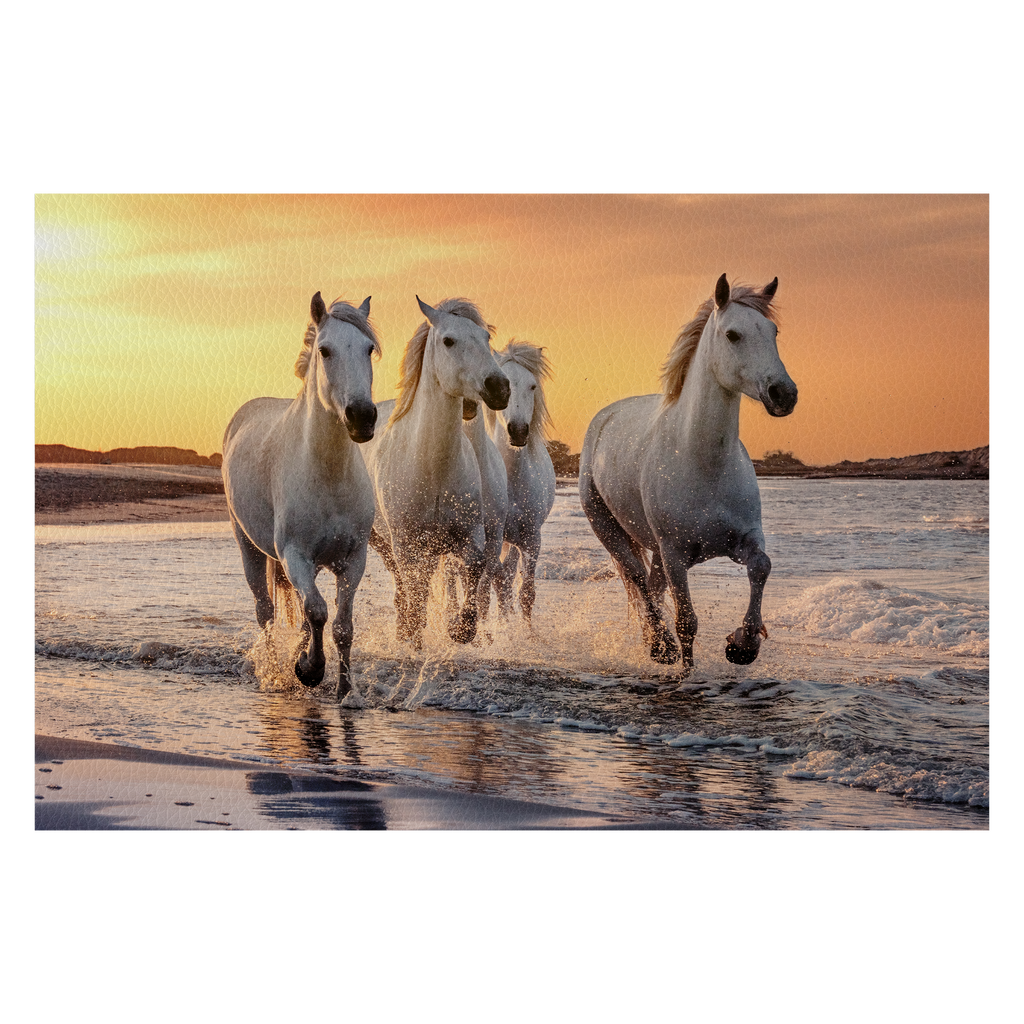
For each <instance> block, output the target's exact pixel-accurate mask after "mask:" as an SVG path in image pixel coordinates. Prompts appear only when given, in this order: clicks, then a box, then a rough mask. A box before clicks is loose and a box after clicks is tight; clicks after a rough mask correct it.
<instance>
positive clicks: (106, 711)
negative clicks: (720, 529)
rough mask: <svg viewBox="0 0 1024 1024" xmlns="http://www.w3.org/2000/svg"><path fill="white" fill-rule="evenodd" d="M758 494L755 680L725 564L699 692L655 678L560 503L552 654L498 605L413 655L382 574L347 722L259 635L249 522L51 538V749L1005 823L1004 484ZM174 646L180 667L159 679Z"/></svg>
mask: <svg viewBox="0 0 1024 1024" xmlns="http://www.w3.org/2000/svg"><path fill="white" fill-rule="evenodd" d="M761 493H762V502H763V506H764V526H765V533H766V537H767V543H768V551H769V554H770V556H771V558H772V561H773V571H772V576H771V579H770V581H769V583H768V587H767V589H766V596H765V604H764V618H765V623H766V625H767V628H768V631H769V634H770V636H769V639H768V640H767V641H766V642H765V643H764V645H763V646H762V653H761V655H760V657H759V658H758V660H757V661H756V662H755V663H754V664H753V665H751V666H747V667H739V666H734V665H731V664H729V663H728V662H727V661H726V659H725V656H724V647H725V636H726V635H727V634H728V633H729V632H731V630H732V629H734V628H735V627H736V626H737V625H738V624H739V622H740V620H741V618H742V615H743V611H744V609H745V605H746V600H747V594H748V587H747V583H746V576H745V571H744V570H743V569H742V567H739V566H735V565H733V564H732V563H729V562H724V561H716V562H712V563H709V564H707V565H704V566H701V567H698V568H696V569H695V570H693V572H692V573H691V581H692V591H693V598H694V603H695V607H696V610H697V614H698V616H699V619H700V632H699V634H698V638H697V643H696V647H695V660H696V665H695V669H694V672H693V673H692V674H691V676H690V677H689V678H686V679H680V678H679V675H678V673H677V672H675V671H674V670H673V669H671V668H668V669H665V668H662V667H660V666H657V665H655V664H654V663H653V662H651V661H650V660H649V659H648V658H647V657H646V654H645V651H644V650H643V648H642V645H641V642H640V630H639V626H638V624H637V623H636V621H635V620H632V619H631V618H630V616H629V615H628V612H627V608H626V601H625V595H624V592H623V589H622V586H621V583H620V582H619V580H618V578H617V577H616V576H615V575H614V573H613V571H612V569H611V563H610V561H609V559H608V557H607V555H606V553H605V552H604V549H603V548H602V547H601V546H600V544H599V543H598V542H597V540H596V538H595V537H594V536H593V533H592V532H591V530H590V527H589V524H588V523H587V520H586V518H585V516H584V515H583V512H582V510H581V508H580V506H579V498H578V494H577V493H576V490H575V488H573V487H561V488H559V492H558V496H557V499H556V504H555V508H554V510H553V512H552V516H551V518H550V519H549V521H548V523H547V524H546V526H545V534H544V550H543V552H542V556H541V561H540V563H539V566H538V576H539V583H538V599H537V604H536V606H535V609H534V624H535V628H534V629H533V630H532V631H531V630H528V629H527V628H526V627H524V626H523V624H522V623H521V622H520V621H518V620H511V621H508V622H503V621H501V620H499V618H498V616H497V615H496V614H495V613H494V611H493V609H492V614H491V616H490V618H489V619H488V621H487V623H486V624H485V625H484V626H483V628H482V630H481V636H480V637H478V640H477V641H476V642H475V643H474V644H472V645H469V646H468V647H459V646H457V645H454V644H451V643H450V642H449V641H448V640H447V637H446V636H445V635H444V632H443V630H442V629H441V628H440V622H439V618H438V617H437V615H436V613H433V614H432V622H433V628H432V629H430V630H428V635H427V637H426V644H425V647H424V650H423V651H422V652H419V653H417V652H413V651H412V650H411V649H409V648H408V647H407V646H406V645H404V644H399V643H397V642H396V641H395V639H394V613H393V608H392V604H391V600H392V587H391V581H390V577H389V576H388V574H387V572H386V570H385V569H384V568H383V566H382V565H381V563H380V562H379V560H377V558H376V556H375V555H372V554H371V557H370V560H369V563H368V568H367V574H366V577H365V578H364V582H363V585H362V586H361V588H360V591H359V594H358V597H357V601H356V640H355V646H354V649H353V667H354V670H355V681H356V684H357V688H358V695H357V696H353V697H350V698H348V699H347V700H346V702H345V704H344V705H343V706H342V707H338V705H337V703H336V702H335V701H334V700H333V699H332V698H331V696H330V694H329V692H328V691H329V689H330V686H329V685H325V686H324V687H323V688H322V690H323V691H324V692H322V693H321V691H320V690H316V691H311V692H310V691H303V690H302V688H301V687H299V686H298V684H297V682H296V681H295V680H294V676H293V675H292V673H291V668H290V664H291V658H290V654H289V652H290V649H291V647H292V646H293V644H294V642H295V641H296V640H297V638H298V633H297V631H294V630H291V631H290V630H289V629H288V628H287V627H285V626H278V628H277V630H276V639H275V641H274V643H273V645H272V646H268V644H267V642H266V640H265V638H263V637H261V636H260V635H259V633H258V630H257V629H256V624H255V618H254V615H253V611H252V598H251V595H250V594H249V591H248V589H247V587H246V585H245V582H244V579H243V577H242V572H241V563H240V558H239V554H238V550H237V547H236V545H235V541H234V539H233V537H232V536H231V533H230V528H229V527H228V524H226V523H223V524H221V523H217V524H168V525H152V524H147V525H139V526H102V527H39V528H37V530H36V653H37V657H36V664H37V679H36V703H37V730H38V731H40V732H43V733H52V734H55V735H68V736H75V737H78V738H82V739H97V740H106V741H107V742H116V743H121V744H127V745H135V746H139V747H151V748H154V749H161V750H175V751H181V752H185V753H200V754H215V755H219V756H228V757H236V758H237V757H241V758H246V759H250V760H253V761H255V762H261V763H273V764H284V765H288V766H296V767H314V768H316V769H317V770H320V771H329V772H334V773H344V774H349V775H354V776H356V777H360V778H370V779H378V780H381V781H398V782H401V781H417V782H422V783H428V784H430V785H435V786H443V787H449V788H452V787H454V788H455V789H461V790H464V791H466V792H475V793H486V794H492V795H500V796H509V797H515V798H517V799H523V800H530V801H535V802H541V803H554V804H558V805H560V806H566V807H579V808H581V809H590V810H600V811H602V812H605V813H614V814H619V815H625V816H627V817H628V818H630V819H631V820H635V821H636V822H637V823H638V824H641V823H644V824H649V823H660V824H675V825H679V826H680V827H712V828H718V827H749V828H766V827H767V828H805V827H831V828H835V827H843V828H908V827H909V828H987V827H988V812H987V807H988V794H989V774H988V725H989V723H988V632H989V617H988V484H987V482H976V481H963V482H957V481H934V482H932V481H908V482H900V481H869V480H822V481H812V480H785V479H768V480H764V481H762V482H761ZM330 579H331V578H330V576H329V575H328V574H323V575H322V576H321V577H320V585H321V588H322V590H323V591H324V593H325V596H327V597H328V600H329V602H330V598H331V596H332V589H333V588H331V587H329V586H328V585H327V584H328V582H329V581H330ZM151 641H157V642H159V643H162V644H166V645H168V650H166V651H165V652H164V655H163V656H162V657H160V658H158V660H156V661H155V662H153V663H146V662H143V661H142V660H140V658H139V656H138V652H139V648H140V645H142V644H144V643H147V642H151ZM328 647H329V650H330V645H328ZM331 654H332V656H333V651H331ZM334 672H336V663H332V662H331V661H330V660H329V663H328V679H330V678H331V676H332V674H333V673H334Z"/></svg>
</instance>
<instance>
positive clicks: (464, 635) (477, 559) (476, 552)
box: [448, 542, 487, 644]
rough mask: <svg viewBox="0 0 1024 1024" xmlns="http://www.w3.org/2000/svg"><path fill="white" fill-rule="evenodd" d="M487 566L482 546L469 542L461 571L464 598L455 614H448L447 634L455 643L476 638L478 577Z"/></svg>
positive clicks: (468, 641)
mask: <svg viewBox="0 0 1024 1024" xmlns="http://www.w3.org/2000/svg"><path fill="white" fill-rule="evenodd" d="M486 568H487V560H486V558H485V556H484V552H483V547H477V545H476V544H474V543H472V542H471V543H470V545H469V548H468V549H467V551H466V555H465V568H464V569H463V572H462V579H463V586H464V587H465V591H466V599H465V601H463V603H462V610H461V611H459V612H458V613H457V614H454V615H449V616H448V635H449V636H450V637H451V638H452V640H454V641H455V643H457V644H468V643H471V642H472V641H473V640H474V639H476V625H477V595H478V592H479V587H480V578H481V576H483V574H484V571H485V570H486Z"/></svg>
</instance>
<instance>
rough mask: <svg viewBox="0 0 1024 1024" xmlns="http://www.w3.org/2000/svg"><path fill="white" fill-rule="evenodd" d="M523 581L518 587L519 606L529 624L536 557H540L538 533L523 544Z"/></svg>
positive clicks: (533, 593) (535, 586) (533, 595)
mask: <svg viewBox="0 0 1024 1024" xmlns="http://www.w3.org/2000/svg"><path fill="white" fill-rule="evenodd" d="M522 550H523V583H522V586H520V588H519V606H520V608H522V609H523V618H524V619H526V624H527V625H530V615H531V613H532V612H533V602H534V601H535V600H536V599H537V584H536V579H535V577H536V573H537V559H538V558H539V557H540V534H539V533H538V534H536V535H535V536H532V537H530V538H528V539H527V540H526V542H525V543H524V544H523V548H522Z"/></svg>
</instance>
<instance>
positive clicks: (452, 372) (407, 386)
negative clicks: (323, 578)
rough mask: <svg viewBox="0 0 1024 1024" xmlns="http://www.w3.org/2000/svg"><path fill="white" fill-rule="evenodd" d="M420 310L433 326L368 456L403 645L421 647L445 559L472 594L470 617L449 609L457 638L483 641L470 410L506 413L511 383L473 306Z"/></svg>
mask: <svg viewBox="0 0 1024 1024" xmlns="http://www.w3.org/2000/svg"><path fill="white" fill-rule="evenodd" d="M416 301H417V302H418V303H419V307H420V310H421V311H422V313H423V315H424V316H425V317H426V320H425V321H424V322H423V323H422V324H421V325H420V327H419V328H418V329H417V331H416V333H415V334H414V335H413V337H412V339H411V340H410V341H409V344H408V345H407V346H406V350H405V353H404V355H403V357H402V365H401V380H400V382H399V389H400V393H399V397H398V399H397V400H396V401H393V402H384V403H381V405H380V407H379V412H380V414H381V418H382V419H384V418H385V417H386V420H387V422H386V424H385V425H384V426H383V427H382V429H381V430H380V432H379V435H378V438H377V439H376V440H375V441H374V442H373V443H371V444H370V445H368V446H367V448H366V449H365V456H366V464H367V467H368V469H369V471H370V477H371V479H372V480H373V487H374V494H375V496H376V499H377V517H376V519H375V520H374V524H373V533H372V535H371V538H370V543H371V544H372V545H373V547H374V549H375V550H376V551H378V552H379V553H380V555H381V558H382V559H383V560H384V564H385V565H386V566H387V568H388V570H389V571H390V572H391V574H392V576H393V577H394V581H395V610H396V613H397V618H396V632H397V635H398V638H399V639H400V640H408V641H411V642H412V644H413V646H414V647H415V648H420V647H421V646H422V643H423V630H424V628H425V626H426V607H427V596H428V592H429V588H430V581H431V578H432V577H433V575H434V573H435V571H436V570H437V568H438V565H439V564H440V561H441V559H442V557H444V556H449V557H453V558H455V559H456V560H457V571H458V574H459V577H460V581H461V584H462V591H463V594H464V600H463V604H462V607H461V608H460V607H459V606H458V604H449V607H448V610H447V616H446V618H447V628H448V635H449V636H450V637H451V639H452V640H454V641H455V642H456V643H463V644H464V643H469V642H470V641H472V640H473V639H474V638H475V636H476V631H477V609H478V603H477V602H478V589H479V585H480V580H481V577H482V576H483V574H484V572H485V569H486V554H485V549H486V543H487V536H486V528H485V524H484V502H483V484H482V478H481V467H480V464H479V462H478V461H477V457H476V454H475V452H474V450H473V445H472V443H471V441H470V439H469V438H468V437H466V435H465V433H464V432H463V430H462V417H463V403H464V402H465V401H470V402H478V401H482V402H484V403H485V404H486V405H487V406H488V407H489V408H491V409H503V408H505V405H506V404H507V403H508V397H509V383H508V378H507V377H506V376H505V375H504V374H503V373H502V372H501V371H500V370H499V369H498V365H497V363H496V362H495V361H494V356H493V354H492V353H491V347H490V338H491V333H492V328H490V327H488V325H487V323H486V322H485V321H484V319H483V316H482V315H481V313H480V310H479V309H477V307H476V306H475V305H474V304H473V303H472V302H469V301H468V300H466V299H445V300H444V301H443V302H440V303H439V304H438V305H437V307H436V308H435V307H433V306H429V305H427V303H425V302H423V301H422V300H421V299H419V297H418V296H417V300H416Z"/></svg>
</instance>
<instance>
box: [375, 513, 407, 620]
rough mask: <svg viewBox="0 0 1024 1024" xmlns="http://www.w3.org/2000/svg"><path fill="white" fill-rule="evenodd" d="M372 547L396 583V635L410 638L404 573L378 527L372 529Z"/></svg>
mask: <svg viewBox="0 0 1024 1024" xmlns="http://www.w3.org/2000/svg"><path fill="white" fill-rule="evenodd" d="M370 547H371V548H373V550H374V551H376V552H377V554H378V555H380V558H381V561H382V562H383V563H384V567H385V568H386V569H387V570H388V572H390V573H391V578H392V579H393V580H394V583H395V598H394V601H395V636H396V637H397V638H398V639H399V640H410V639H412V632H411V629H410V625H409V602H408V600H407V599H406V594H405V587H404V586H403V582H402V573H401V571H400V570H399V568H398V561H397V560H396V559H395V552H394V550H393V549H392V547H391V544H390V543H389V542H388V541H387V539H386V538H384V537H383V536H382V535H381V534H379V533H378V532H377V531H376V529H372V530H370Z"/></svg>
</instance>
